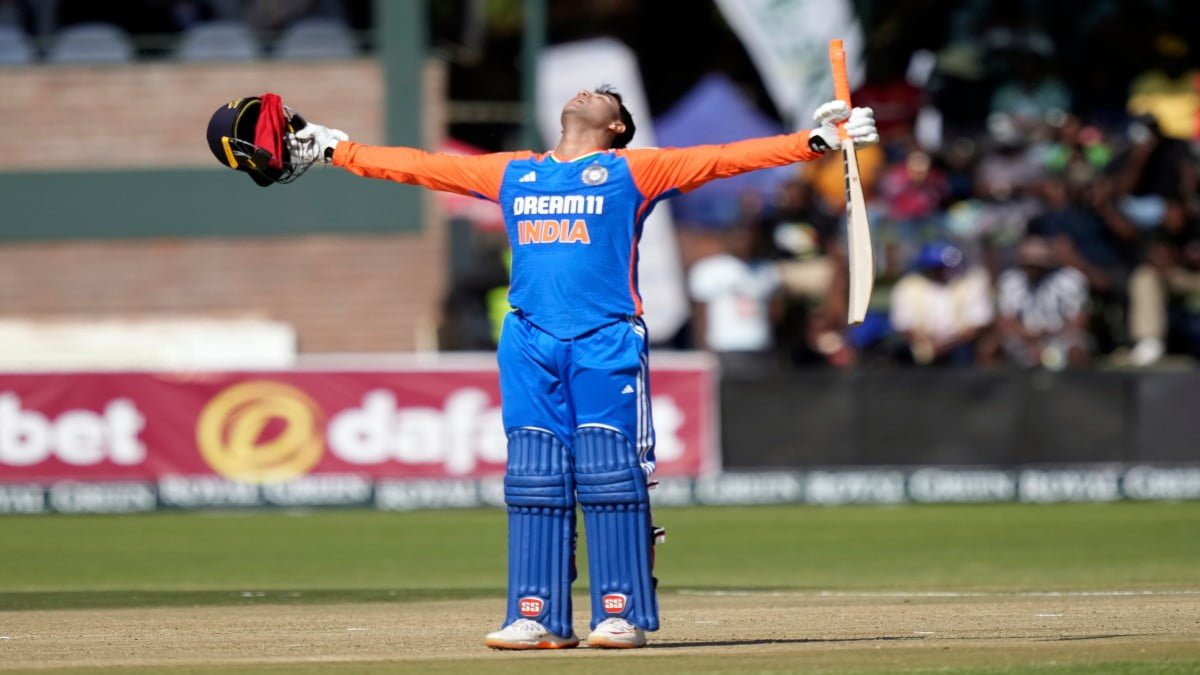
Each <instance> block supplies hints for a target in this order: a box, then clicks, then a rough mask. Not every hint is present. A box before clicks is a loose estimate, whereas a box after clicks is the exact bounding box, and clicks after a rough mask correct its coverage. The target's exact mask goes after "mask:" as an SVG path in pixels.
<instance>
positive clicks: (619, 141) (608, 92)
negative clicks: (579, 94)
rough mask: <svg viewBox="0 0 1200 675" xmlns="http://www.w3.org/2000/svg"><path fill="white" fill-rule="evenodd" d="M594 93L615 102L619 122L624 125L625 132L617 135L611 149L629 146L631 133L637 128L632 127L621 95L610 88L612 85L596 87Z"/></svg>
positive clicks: (631, 121)
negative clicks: (618, 110) (619, 115)
mask: <svg viewBox="0 0 1200 675" xmlns="http://www.w3.org/2000/svg"><path fill="white" fill-rule="evenodd" d="M595 93H597V94H604V95H605V96H611V97H613V98H614V99H616V100H617V107H619V108H620V109H621V122H623V123H624V124H625V131H623V132H621V133H619V134H617V136H616V138H614V139H613V143H612V146H613V148H617V149H619V148H623V147H625V146H627V145H629V141H632V140H633V132H635V131H637V127H635V126H634V125H633V115H630V114H629V109H628V108H626V107H625V103H624V101H622V100H621V95H620V94H618V93H617V90H616V89H613V88H612V85H608V84H602V85H600V86H599V87H596V91H595Z"/></svg>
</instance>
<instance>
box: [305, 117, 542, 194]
mask: <svg viewBox="0 0 1200 675" xmlns="http://www.w3.org/2000/svg"><path fill="white" fill-rule="evenodd" d="M287 143H288V149H289V150H290V152H291V154H292V157H294V158H297V159H298V160H299V161H302V162H310V163H311V162H324V163H329V162H332V163H333V164H334V165H336V166H340V167H342V168H344V169H346V170H347V171H349V172H350V173H353V174H355V175H358V176H366V177H367V178H382V179H384V180H392V181H396V182H399V183H408V184H410V185H420V186H422V187H427V188H430V189H432V190H440V191H442V192H455V193H458V194H461V195H467V196H470V197H479V198H482V199H488V200H491V201H499V199H500V181H501V180H503V178H504V169H505V167H506V166H507V165H508V163H509V162H511V161H512V160H514V159H519V158H523V157H528V156H530V154H531V153H530V152H528V151H526V152H501V153H494V154H489V155H447V154H442V153H432V152H425V151H424V150H418V149H416V148H404V147H381V146H374V145H363V144H361V143H354V142H352V141H350V140H349V139H348V138H347V136H346V134H345V132H343V131H340V130H338V129H330V128H329V127H325V126H321V125H320V124H314V123H312V122H306V124H305V126H304V127H303V128H301V129H299V130H298V131H296V132H295V133H294V134H288V135H287Z"/></svg>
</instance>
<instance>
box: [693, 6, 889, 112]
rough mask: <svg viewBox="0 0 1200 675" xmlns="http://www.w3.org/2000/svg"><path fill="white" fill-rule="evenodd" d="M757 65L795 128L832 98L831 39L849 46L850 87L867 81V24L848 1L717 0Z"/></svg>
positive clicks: (768, 90) (776, 101)
mask: <svg viewBox="0 0 1200 675" xmlns="http://www.w3.org/2000/svg"><path fill="white" fill-rule="evenodd" d="M716 3H717V7H718V8H720V10H721V14H723V15H724V16H725V20H726V21H727V22H729V26H730V28H732V29H733V31H734V32H735V33H737V36H738V37H739V38H741V40H742V44H743V45H744V46H745V47H746V51H747V52H748V53H749V54H750V58H751V59H752V60H753V61H754V65H755V67H757V68H758V74H759V76H761V77H762V79H763V84H765V85H766V87H767V92H768V93H770V95H771V99H772V100H773V101H774V102H775V107H776V108H778V109H779V111H780V113H782V114H783V115H784V118H785V122H786V123H787V124H789V125H791V127H792V128H793V129H807V128H808V127H810V126H812V118H811V117H810V116H811V115H812V112H813V111H814V110H816V108H817V106H818V105H820V104H821V103H824V102H825V101H828V100H829V99H831V98H833V78H832V76H831V75H830V69H829V41H830V40H832V39H840V40H842V41H843V42H844V43H845V47H846V66H847V68H848V71H849V76H850V88H851V89H853V88H855V87H857V86H859V85H860V84H862V81H863V77H864V75H865V72H866V70H865V68H864V67H863V59H862V57H861V55H862V48H863V34H862V26H860V25H859V23H858V19H857V18H855V16H854V9H853V7H852V6H851V3H850V1H849V0H716Z"/></svg>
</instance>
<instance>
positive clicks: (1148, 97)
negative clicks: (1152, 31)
mask: <svg viewBox="0 0 1200 675" xmlns="http://www.w3.org/2000/svg"><path fill="white" fill-rule="evenodd" d="M1189 51H1190V48H1189V47H1188V42H1187V40H1186V39H1185V38H1183V37H1182V36H1180V35H1175V34H1173V33H1162V34H1160V35H1158V36H1157V37H1155V39H1154V53H1155V56H1156V57H1157V63H1155V65H1154V67H1152V68H1151V69H1150V70H1147V71H1146V72H1143V73H1141V74H1140V75H1138V76H1137V77H1136V78H1134V80H1133V82H1132V84H1130V87H1129V112H1130V113H1131V114H1133V115H1152V116H1154V117H1155V118H1157V119H1158V122H1159V124H1160V125H1161V126H1162V133H1163V135H1164V136H1167V137H1168V138H1177V139H1185V140H1187V139H1194V138H1200V127H1198V125H1197V119H1200V118H1198V117H1197V115H1198V114H1200V80H1198V79H1197V77H1198V76H1200V72H1197V71H1196V70H1195V69H1194V68H1192V67H1191V64H1189V62H1188V57H1189Z"/></svg>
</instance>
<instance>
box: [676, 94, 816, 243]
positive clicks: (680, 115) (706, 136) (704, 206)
mask: <svg viewBox="0 0 1200 675" xmlns="http://www.w3.org/2000/svg"><path fill="white" fill-rule="evenodd" d="M654 132H655V135H656V136H657V137H658V143H659V145H660V146H662V147H686V146H690V145H705V144H719V143H729V142H731V141H740V140H743V139H747V138H757V137H760V136H774V135H776V134H780V133H783V129H782V127H781V126H780V124H779V122H777V121H775V120H773V119H771V118H769V117H767V116H766V115H764V114H763V113H761V112H759V110H758V109H757V108H755V107H754V105H753V104H752V103H751V102H750V101H749V100H748V99H747V98H746V96H745V95H743V94H742V92H741V91H740V90H739V89H738V88H737V86H736V85H735V84H733V82H731V81H730V80H729V78H727V77H725V76H724V75H722V74H719V73H712V74H709V75H706V76H704V78H703V79H701V80H700V82H698V83H697V84H696V86H695V87H693V88H692V90H691V91H689V92H688V93H687V94H686V95H684V97H683V98H681V99H680V100H679V102H678V103H676V104H675V106H674V107H673V108H671V109H670V110H669V111H667V112H666V113H665V114H663V115H662V116H661V117H659V118H658V119H657V120H655V122H654ZM792 171H793V170H792V169H791V168H790V167H779V168H776V169H765V170H762V171H753V172H750V173H746V174H742V175H740V176H734V177H732V178H725V179H722V180H717V181H713V182H711V183H709V184H707V185H705V186H703V187H701V188H698V189H696V190H693V191H692V192H689V193H687V194H683V195H679V196H677V197H675V198H674V199H672V200H671V209H672V212H673V213H674V214H675V218H676V219H677V220H678V221H680V222H681V223H688V224H693V225H701V226H706V227H728V226H730V225H732V224H733V223H735V222H736V221H737V217H738V212H739V200H740V199H741V197H742V195H743V194H745V193H747V192H754V193H758V194H759V195H761V196H762V197H763V198H764V199H767V200H769V199H770V198H771V197H772V195H773V194H774V192H775V190H776V189H777V188H778V186H779V184H780V183H782V182H783V181H784V180H786V179H787V177H788V176H790V175H792Z"/></svg>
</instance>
